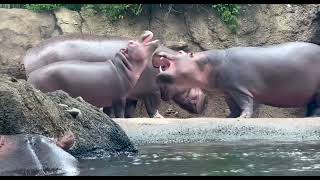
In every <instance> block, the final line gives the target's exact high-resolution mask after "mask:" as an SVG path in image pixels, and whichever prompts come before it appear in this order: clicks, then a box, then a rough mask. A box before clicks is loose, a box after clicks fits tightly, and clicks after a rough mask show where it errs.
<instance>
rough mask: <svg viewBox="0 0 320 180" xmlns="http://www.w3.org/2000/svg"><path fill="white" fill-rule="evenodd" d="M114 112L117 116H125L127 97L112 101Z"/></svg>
mask: <svg viewBox="0 0 320 180" xmlns="http://www.w3.org/2000/svg"><path fill="white" fill-rule="evenodd" d="M112 107H113V113H114V116H115V117H116V118H124V112H125V108H126V99H125V98H122V99H119V100H114V101H112Z"/></svg>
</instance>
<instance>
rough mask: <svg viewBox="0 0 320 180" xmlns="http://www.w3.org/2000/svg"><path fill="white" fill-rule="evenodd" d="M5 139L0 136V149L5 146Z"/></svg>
mask: <svg viewBox="0 0 320 180" xmlns="http://www.w3.org/2000/svg"><path fill="white" fill-rule="evenodd" d="M4 142H5V139H4V137H3V136H0V149H1V148H2V146H4Z"/></svg>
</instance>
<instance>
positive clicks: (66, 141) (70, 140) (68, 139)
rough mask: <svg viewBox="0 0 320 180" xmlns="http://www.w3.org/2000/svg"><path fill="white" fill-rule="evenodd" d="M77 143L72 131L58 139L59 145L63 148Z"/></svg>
mask: <svg viewBox="0 0 320 180" xmlns="http://www.w3.org/2000/svg"><path fill="white" fill-rule="evenodd" d="M74 143H75V136H74V134H73V133H72V132H71V131H68V132H67V133H65V134H64V135H63V136H62V137H59V138H58V139H57V142H56V144H57V146H59V147H60V148H62V149H63V150H68V149H70V148H71V147H72V146H73V145H74Z"/></svg>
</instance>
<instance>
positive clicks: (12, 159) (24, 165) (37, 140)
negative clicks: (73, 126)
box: [0, 131, 79, 176]
mask: <svg viewBox="0 0 320 180" xmlns="http://www.w3.org/2000/svg"><path fill="white" fill-rule="evenodd" d="M74 142H75V137H74V134H73V133H72V132H71V131H69V132H67V133H66V134H65V135H63V136H62V137H60V138H57V139H52V138H48V137H46V136H42V135H38V134H17V135H0V175H1V176H7V175H10V176H12V175H48V174H55V175H57V174H60V175H78V174H79V170H78V167H77V166H78V160H77V159H76V158H75V157H73V156H72V155H71V154H69V153H68V152H66V151H67V150H69V149H70V148H71V147H72V146H73V144H74Z"/></svg>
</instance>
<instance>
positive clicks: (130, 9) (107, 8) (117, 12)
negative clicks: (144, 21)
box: [86, 4, 143, 21]
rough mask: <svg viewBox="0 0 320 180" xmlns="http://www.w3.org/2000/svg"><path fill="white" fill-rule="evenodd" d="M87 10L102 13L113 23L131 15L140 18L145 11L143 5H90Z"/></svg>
mask: <svg viewBox="0 0 320 180" xmlns="http://www.w3.org/2000/svg"><path fill="white" fill-rule="evenodd" d="M86 8H89V9H93V10H95V11H96V12H101V13H103V14H105V15H106V16H108V17H110V18H111V20H113V21H116V20H119V19H123V17H124V16H125V15H130V13H132V14H134V15H136V16H138V15H140V14H141V12H142V10H143V8H142V4H97V5H96V4H88V5H86Z"/></svg>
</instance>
